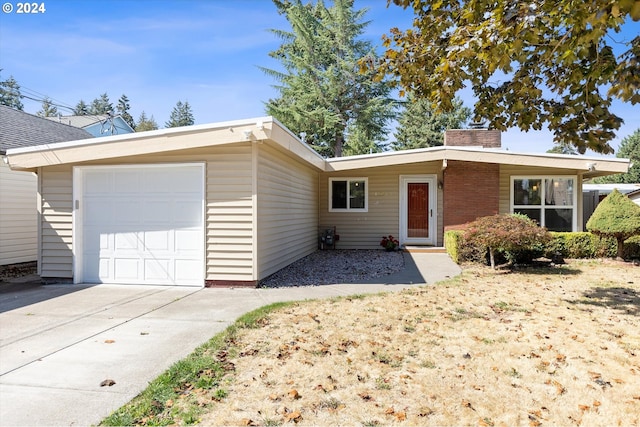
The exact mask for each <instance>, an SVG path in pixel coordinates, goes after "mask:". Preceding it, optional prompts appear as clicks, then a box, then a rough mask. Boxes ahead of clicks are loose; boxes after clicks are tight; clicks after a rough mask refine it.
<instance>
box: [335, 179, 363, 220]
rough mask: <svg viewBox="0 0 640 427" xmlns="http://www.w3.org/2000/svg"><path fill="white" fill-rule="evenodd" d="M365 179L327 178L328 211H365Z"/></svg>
mask: <svg viewBox="0 0 640 427" xmlns="http://www.w3.org/2000/svg"><path fill="white" fill-rule="evenodd" d="M367 184H368V182H367V178H329V211H330V212H340V211H357V212H366V211H367V199H368V197H367V192H368V185H367Z"/></svg>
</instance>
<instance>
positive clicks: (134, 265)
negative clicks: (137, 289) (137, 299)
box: [113, 258, 141, 282]
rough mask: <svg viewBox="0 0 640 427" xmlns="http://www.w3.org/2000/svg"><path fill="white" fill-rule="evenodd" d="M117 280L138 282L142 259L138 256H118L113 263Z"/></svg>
mask: <svg viewBox="0 0 640 427" xmlns="http://www.w3.org/2000/svg"><path fill="white" fill-rule="evenodd" d="M113 267H114V272H113V276H114V279H115V280H116V281H132V282H137V281H139V279H140V278H141V276H140V260H139V259H137V258H116V259H115V260H114V263H113Z"/></svg>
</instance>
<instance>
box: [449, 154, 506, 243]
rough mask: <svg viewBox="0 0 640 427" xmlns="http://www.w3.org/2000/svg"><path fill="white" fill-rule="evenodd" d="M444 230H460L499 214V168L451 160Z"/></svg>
mask: <svg viewBox="0 0 640 427" xmlns="http://www.w3.org/2000/svg"><path fill="white" fill-rule="evenodd" d="M443 189H444V192H443V193H444V200H443V202H444V205H443V209H444V212H443V221H444V230H445V231H447V230H459V229H461V228H462V226H463V225H464V224H466V223H468V222H471V221H473V220H475V219H476V218H478V217H481V216H488V215H495V214H497V213H498V210H499V206H498V205H499V199H500V195H499V190H500V166H499V165H497V164H493V163H475V162H461V161H451V160H449V162H448V164H447V168H446V169H445V170H444V180H443Z"/></svg>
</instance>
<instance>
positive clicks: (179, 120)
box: [164, 101, 195, 128]
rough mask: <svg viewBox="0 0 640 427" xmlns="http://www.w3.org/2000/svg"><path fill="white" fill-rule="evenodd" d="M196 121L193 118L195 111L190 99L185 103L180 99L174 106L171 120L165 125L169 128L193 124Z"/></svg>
mask: <svg viewBox="0 0 640 427" xmlns="http://www.w3.org/2000/svg"><path fill="white" fill-rule="evenodd" d="M194 123H195V121H194V119H193V113H192V112H191V106H190V105H189V102H188V101H185V103H184V104H183V103H182V101H178V102H177V103H176V106H175V107H173V111H171V115H170V116H169V121H168V122H165V124H164V126H165V127H168V128H175V127H179V126H191V125H192V124H194Z"/></svg>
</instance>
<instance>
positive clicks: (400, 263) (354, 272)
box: [260, 249, 404, 288]
mask: <svg viewBox="0 0 640 427" xmlns="http://www.w3.org/2000/svg"><path fill="white" fill-rule="evenodd" d="M403 268H404V257H403V255H402V253H401V252H385V251H384V250H369V249H366V250H365V249H360V250H345V249H337V250H325V251H320V250H318V251H315V252H314V253H312V254H311V255H308V256H306V257H304V258H302V259H300V260H298V261H296V262H294V263H293V264H290V265H289V266H287V267H285V268H283V269H282V270H280V271H278V272H277V273H274V274H272V275H271V276H269V277H267V278H266V279H265V280H263V281H262V282H260V287H261V288H279V287H290V286H318V285H331V284H338V283H354V282H359V281H362V280H368V279H373V278H375V277H381V276H386V275H388V274H391V273H395V272H396V271H400V270H402V269H403Z"/></svg>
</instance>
